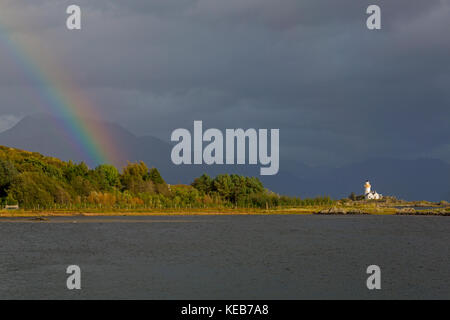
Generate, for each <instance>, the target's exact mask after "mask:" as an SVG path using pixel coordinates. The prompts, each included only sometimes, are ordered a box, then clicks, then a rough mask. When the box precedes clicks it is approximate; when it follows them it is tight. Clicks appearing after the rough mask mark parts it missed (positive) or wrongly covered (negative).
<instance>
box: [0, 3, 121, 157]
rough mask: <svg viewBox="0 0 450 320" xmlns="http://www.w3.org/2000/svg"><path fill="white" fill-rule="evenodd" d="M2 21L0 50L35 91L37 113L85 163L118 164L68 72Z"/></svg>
mask: <svg viewBox="0 0 450 320" xmlns="http://www.w3.org/2000/svg"><path fill="white" fill-rule="evenodd" d="M0 11H1V10H0ZM4 21H5V20H4V19H3V17H0V48H5V49H6V51H7V52H8V53H9V55H10V56H11V58H12V59H13V60H14V61H15V64H16V65H17V66H19V67H20V68H21V70H22V72H24V73H25V74H26V76H27V77H28V78H29V79H30V80H31V81H32V82H33V86H34V87H35V88H37V90H36V92H37V96H38V97H39V99H40V100H41V101H40V102H41V103H39V106H41V108H43V110H41V111H43V112H45V113H49V114H50V115H51V116H52V118H53V120H54V123H55V126H56V127H57V128H58V129H59V130H60V131H61V133H62V134H63V135H64V136H65V137H66V138H67V139H68V141H69V142H70V145H71V147H72V148H73V149H74V150H75V151H76V152H77V154H78V155H79V156H80V157H81V158H82V159H85V160H86V162H88V163H91V164H95V165H97V164H101V163H110V164H119V163H121V161H120V154H119V152H118V150H117V149H116V145H115V143H114V139H113V138H112V137H111V135H110V133H109V131H108V129H107V128H106V127H105V126H104V125H103V124H101V123H100V122H96V121H90V120H89V119H101V117H100V116H99V114H98V113H97V112H96V109H95V107H94V106H93V105H92V103H91V102H90V101H89V99H87V97H86V96H85V95H84V94H83V92H82V90H81V89H80V88H78V87H77V86H76V85H75V84H74V83H73V81H71V79H70V73H69V72H68V71H66V70H64V71H63V69H62V68H60V67H59V66H58V65H57V64H56V62H55V57H51V58H50V55H49V53H48V52H46V50H45V48H44V47H43V45H42V43H41V42H40V41H38V39H35V38H33V39H30V38H28V39H26V41H24V40H23V39H22V40H21V38H20V37H19V36H18V35H17V34H14V33H13V32H12V31H11V30H10V29H8V28H7V27H6V25H5V24H4ZM43 52H46V53H45V54H44V53H43Z"/></svg>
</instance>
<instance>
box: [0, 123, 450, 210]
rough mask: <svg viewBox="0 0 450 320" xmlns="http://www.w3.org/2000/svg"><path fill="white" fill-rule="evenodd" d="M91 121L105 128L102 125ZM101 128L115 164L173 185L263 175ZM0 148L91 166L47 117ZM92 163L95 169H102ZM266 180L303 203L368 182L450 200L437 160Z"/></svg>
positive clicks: (446, 169) (412, 196)
mask: <svg viewBox="0 0 450 320" xmlns="http://www.w3.org/2000/svg"><path fill="white" fill-rule="evenodd" d="M89 121H92V122H97V123H98V124H100V123H99V122H98V121H96V120H89ZM56 123H58V122H56ZM94 125H95V123H94ZM101 125H102V126H104V127H105V128H107V130H108V131H109V132H110V136H111V137H112V138H113V139H114V141H115V143H116V145H117V149H118V150H121V152H122V153H121V155H120V158H119V159H118V160H117V162H116V163H113V164H114V165H115V166H117V167H122V166H124V165H125V164H126V162H127V161H130V162H133V161H139V160H142V161H144V162H146V163H147V164H148V165H149V166H151V167H152V166H154V167H157V168H158V169H159V170H160V172H161V174H162V176H163V177H164V178H165V180H166V181H167V182H168V183H171V184H177V183H190V182H192V180H193V179H194V178H195V177H198V176H200V175H201V174H202V173H204V172H206V173H208V174H209V175H212V176H215V175H217V174H219V173H238V174H241V175H246V176H258V174H259V166H249V165H235V166H228V165H227V166H206V165H192V166H176V165H173V164H172V162H171V160H170V151H171V148H172V146H171V144H170V143H168V142H164V141H162V140H160V139H158V138H155V137H152V136H145V137H136V136H135V135H133V134H132V133H130V132H129V131H127V130H126V129H124V128H123V127H121V126H119V125H117V124H113V123H103V122H102V123H101ZM0 145H5V146H9V147H14V148H19V149H24V150H30V151H35V152H40V153H42V154H44V155H48V156H53V157H57V158H60V159H62V160H65V161H67V160H73V161H76V162H79V161H82V160H84V161H86V160H87V159H83V158H82V157H81V156H80V155H79V154H78V153H76V152H75V151H74V149H73V148H72V147H71V145H70V142H69V140H68V138H67V137H65V136H64V135H62V134H61V130H60V129H58V127H57V126H56V125H55V121H53V120H52V118H50V117H49V116H45V115H36V116H28V117H25V118H24V119H22V120H21V121H20V122H19V123H17V124H16V125H15V126H14V127H12V128H11V129H9V130H7V131H4V132H2V133H0ZM86 162H87V164H88V165H89V166H91V167H93V166H96V165H98V164H97V163H89V161H86ZM286 168H289V170H288V169H286ZM260 179H261V181H262V182H263V183H264V185H265V186H266V187H268V188H269V189H271V190H272V191H274V192H277V193H280V194H288V195H297V196H301V197H314V196H317V195H329V196H331V197H333V198H343V197H347V196H348V195H349V194H350V193H351V192H355V193H356V194H361V193H362V185H363V183H364V181H365V180H366V179H369V180H370V181H371V182H372V186H373V188H374V189H375V190H377V191H378V192H379V193H382V194H384V195H393V196H396V197H398V198H402V199H405V200H430V201H439V200H447V201H449V200H450V165H449V164H448V163H446V162H443V161H441V160H436V159H416V160H400V159H368V160H366V161H362V162H358V163H354V164H351V165H346V166H343V167H339V168H331V167H321V168H311V167H308V166H306V165H304V164H302V163H296V164H295V165H294V164H293V163H289V162H288V161H287V159H283V158H282V159H280V172H279V174H278V175H276V176H261V177H260Z"/></svg>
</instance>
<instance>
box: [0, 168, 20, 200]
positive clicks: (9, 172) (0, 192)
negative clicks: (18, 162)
mask: <svg viewBox="0 0 450 320" xmlns="http://www.w3.org/2000/svg"><path fill="white" fill-rule="evenodd" d="M18 174H19V173H18V172H17V170H16V168H15V167H14V164H13V163H12V162H10V161H8V160H3V159H0V196H1V197H4V196H6V190H7V189H8V188H9V186H10V184H11V182H12V181H13V180H14V178H15V177H16V176H17V175H18Z"/></svg>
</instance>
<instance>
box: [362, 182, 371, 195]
mask: <svg viewBox="0 0 450 320" xmlns="http://www.w3.org/2000/svg"><path fill="white" fill-rule="evenodd" d="M370 188H371V185H370V182H369V180H367V181H366V183H365V184H364V195H366V194H368V193H370Z"/></svg>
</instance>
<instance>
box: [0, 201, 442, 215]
mask: <svg viewBox="0 0 450 320" xmlns="http://www.w3.org/2000/svg"><path fill="white" fill-rule="evenodd" d="M412 206H414V203H410V204H409V206H408V205H405V204H402V206H399V205H397V204H393V205H389V206H388V205H386V204H383V205H380V204H377V203H365V204H363V203H356V204H353V203H352V205H334V206H305V207H278V208H271V209H258V208H204V209H198V208H197V209H190V208H181V209H180V208H178V209H141V210H140V209H132V210H123V209H116V210H114V209H109V210H108V209H91V210H82V211H80V210H44V211H43V210H1V211H0V217H9V218H11V217H57V216H61V217H67V216H182V215H270V214H322V215H359V214H360V215H437V216H450V207H449V206H447V207H437V206H436V208H433V209H429V208H427V209H420V207H415V208H412ZM400 207H403V208H400ZM430 207H431V206H430Z"/></svg>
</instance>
